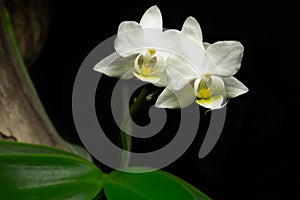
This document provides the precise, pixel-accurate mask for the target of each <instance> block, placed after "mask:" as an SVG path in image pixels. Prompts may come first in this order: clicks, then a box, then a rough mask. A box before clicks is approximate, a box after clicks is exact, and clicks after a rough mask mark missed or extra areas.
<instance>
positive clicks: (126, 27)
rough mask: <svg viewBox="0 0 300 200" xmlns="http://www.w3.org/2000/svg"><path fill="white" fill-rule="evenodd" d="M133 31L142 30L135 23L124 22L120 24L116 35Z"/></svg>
mask: <svg viewBox="0 0 300 200" xmlns="http://www.w3.org/2000/svg"><path fill="white" fill-rule="evenodd" d="M135 29H142V26H141V25H140V24H139V23H137V22H135V21H124V22H121V23H120V25H119V28H118V34H119V33H124V32H128V31H133V30H135Z"/></svg>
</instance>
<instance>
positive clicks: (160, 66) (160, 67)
mask: <svg viewBox="0 0 300 200" xmlns="http://www.w3.org/2000/svg"><path fill="white" fill-rule="evenodd" d="M156 58H157V60H156V64H155V66H154V67H153V69H152V70H153V71H152V73H151V75H157V74H161V73H164V72H165V70H166V62H165V59H164V58H163V57H162V56H157V57H156Z"/></svg>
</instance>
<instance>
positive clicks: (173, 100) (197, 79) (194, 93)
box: [156, 17, 248, 109]
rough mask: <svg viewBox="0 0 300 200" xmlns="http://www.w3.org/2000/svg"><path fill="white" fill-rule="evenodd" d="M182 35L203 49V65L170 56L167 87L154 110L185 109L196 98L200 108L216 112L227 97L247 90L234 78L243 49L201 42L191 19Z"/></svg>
mask: <svg viewBox="0 0 300 200" xmlns="http://www.w3.org/2000/svg"><path fill="white" fill-rule="evenodd" d="M181 33H182V34H183V35H185V36H186V37H188V38H190V39H192V40H193V41H194V42H196V43H197V44H198V45H199V46H200V47H202V48H204V49H205V53H204V57H203V62H202V64H200V65H199V63H198V66H193V63H191V62H189V61H188V60H187V59H185V58H184V57H180V56H175V55H174V56H170V57H169V58H168V61H167V62H168V68H167V70H166V73H167V78H168V80H169V82H168V87H167V88H166V89H165V90H164V91H163V92H162V94H161V95H160V96H159V97H158V99H157V102H156V106H157V107H162V108H180V107H185V106H188V105H190V104H191V103H193V102H194V101H195V99H196V103H197V104H199V105H201V106H203V107H206V108H208V109H219V108H222V107H223V106H224V105H226V103H227V101H228V99H229V98H234V97H237V96H239V95H241V94H244V93H246V92H247V91H248V88H247V87H246V86H245V85H244V84H243V83H241V82H240V81H239V80H237V79H236V78H234V77H233V75H234V74H236V73H237V71H238V70H239V69H240V67H241V61H242V57H243V51H244V48H243V46H242V44H241V43H240V42H238V41H220V42H216V43H214V44H208V43H203V41H202V31H201V28H200V25H199V24H198V22H197V21H196V20H195V19H194V18H193V17H189V18H187V19H186V21H185V22H184V25H183V27H182V30H181ZM187 51H188V49H187ZM190 53H191V54H197V52H190ZM201 53H202V52H199V55H200V54H201ZM201 56H202V55H201Z"/></svg>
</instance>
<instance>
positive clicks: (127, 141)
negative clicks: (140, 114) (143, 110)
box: [120, 86, 149, 168]
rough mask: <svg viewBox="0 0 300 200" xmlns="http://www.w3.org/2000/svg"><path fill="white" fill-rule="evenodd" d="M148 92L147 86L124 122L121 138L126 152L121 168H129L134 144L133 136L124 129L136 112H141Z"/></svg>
mask: <svg viewBox="0 0 300 200" xmlns="http://www.w3.org/2000/svg"><path fill="white" fill-rule="evenodd" d="M148 90H149V89H148V87H147V86H146V87H144V88H143V89H142V91H141V92H140V94H139V96H138V97H137V98H136V99H135V100H134V102H133V104H132V105H131V106H130V108H129V114H127V115H126V116H125V117H124V119H123V121H122V124H121V130H120V136H121V142H122V147H123V150H124V151H123V155H122V163H121V168H126V167H128V164H129V160H130V150H131V143H132V138H131V136H130V135H128V134H127V133H125V132H124V131H123V130H122V129H124V127H126V126H127V125H128V122H129V119H131V117H133V116H134V115H135V114H136V112H137V111H138V110H139V108H140V107H141V106H142V105H143V103H144V102H145V100H146V97H147V95H148Z"/></svg>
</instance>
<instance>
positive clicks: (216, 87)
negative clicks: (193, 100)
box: [209, 76, 226, 97]
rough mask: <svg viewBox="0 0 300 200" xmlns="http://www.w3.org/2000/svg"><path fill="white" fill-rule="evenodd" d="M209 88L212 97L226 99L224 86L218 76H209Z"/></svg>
mask: <svg viewBox="0 0 300 200" xmlns="http://www.w3.org/2000/svg"><path fill="white" fill-rule="evenodd" d="M209 88H210V89H211V90H212V95H213V96H218V95H222V96H223V97H226V92H225V84H224V81H223V79H222V78H220V77H218V76H211V83H210V85H209Z"/></svg>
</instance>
